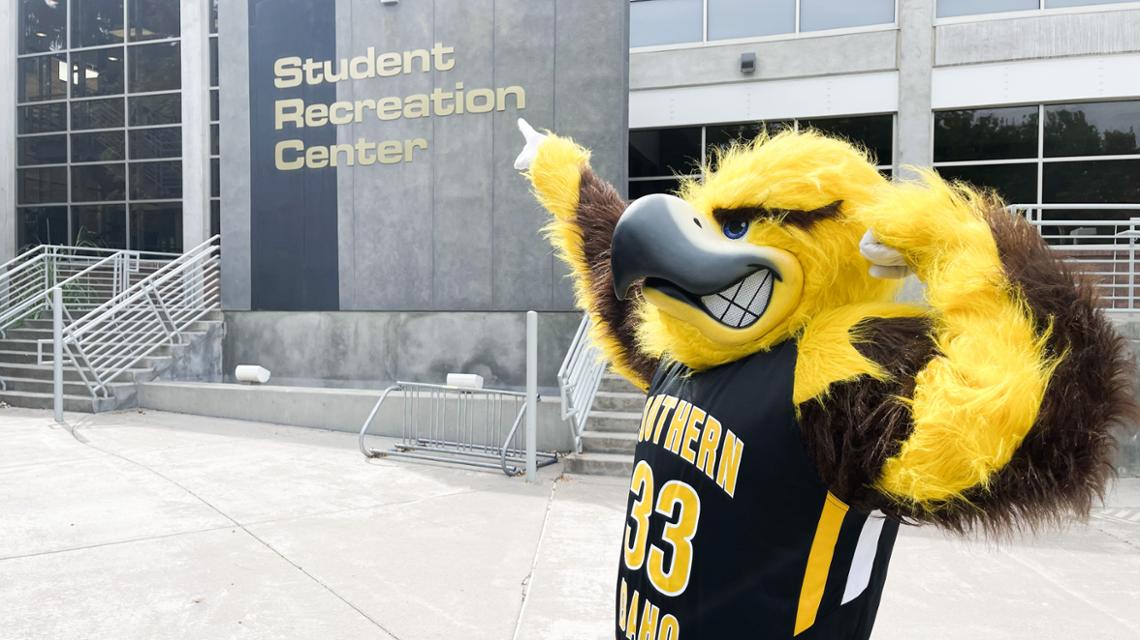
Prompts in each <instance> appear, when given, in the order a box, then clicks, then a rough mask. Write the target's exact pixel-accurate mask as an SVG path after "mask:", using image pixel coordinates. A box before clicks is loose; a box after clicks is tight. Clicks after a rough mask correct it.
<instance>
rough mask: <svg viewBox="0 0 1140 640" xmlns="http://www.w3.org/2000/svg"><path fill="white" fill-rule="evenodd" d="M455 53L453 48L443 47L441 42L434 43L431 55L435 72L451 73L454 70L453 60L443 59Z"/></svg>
mask: <svg viewBox="0 0 1140 640" xmlns="http://www.w3.org/2000/svg"><path fill="white" fill-rule="evenodd" d="M453 53H455V47H445V46H443V43H442V42H437V43H435V46H434V47H432V48H431V55H432V57H433V59H434V60H435V69H436V71H451V70H452V69H454V68H455V58H454V57H453V58H450V59H445V57H446V56H449V55H451V54H453Z"/></svg>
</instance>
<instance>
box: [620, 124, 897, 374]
mask: <svg viewBox="0 0 1140 640" xmlns="http://www.w3.org/2000/svg"><path fill="white" fill-rule="evenodd" d="M886 185H887V181H886V180H885V179H884V178H883V177H882V176H881V175H880V174H879V172H878V171H877V170H876V169H875V167H874V165H873V164H872V163H871V161H870V160H869V159H868V157H867V154H866V153H865V152H863V151H861V150H859V149H857V148H855V147H854V146H852V145H851V144H849V143H847V142H844V141H842V140H837V139H834V138H829V137H827V136H825V135H823V134H820V133H818V132H814V131H800V132H785V133H781V134H779V135H776V136H774V137H771V138H767V137H761V138H760V139H758V140H757V141H755V142H753V143H751V144H746V145H745V144H738V145H735V146H733V147H730V148H728V149H726V150H724V151H722V152H720V153H719V154H718V158H717V162H716V168H715V170H713V169H709V168H705V170H704V171H703V172H702V176H701V177H700V178H699V179H693V180H688V181H686V182H684V183H683V184H682V188H681V191H680V193H679V194H678V195H679V197H677V196H668V195H662V194H658V195H652V196H646V197H644V198H640V199H638V200H636V201H634V202H633V203H631V204H630V206H629V208H628V209H627V210H626V212H625V214H624V215H623V216H622V218H621V220H620V221H619V222H618V226H617V229H616V230H615V231H614V238H613V246H612V248H613V256H612V261H611V265H612V268H613V276H614V285H615V288H616V289H617V293H618V295H623V296H624V295H626V294H627V293H628V290H629V288H630V287H631V286H633V284H634V283H635V282H638V281H642V279H644V284H643V288H642V291H643V293H644V299H645V303H644V304H642V305H641V308H640V310H639V313H640V314H641V315H642V322H641V323H640V326H641V329H640V333H639V336H638V338H639V340H640V342H641V345H642V348H643V349H645V350H646V351H648V352H650V353H652V354H654V355H660V356H666V357H669V358H672V359H674V360H677V361H679V362H681V363H682V364H685V365H686V366H689V367H691V368H693V369H698V370H700V369H707V368H709V367H713V366H716V365H719V364H724V363H727V362H732V361H734V360H738V359H740V358H742V357H744V356H746V355H749V354H752V353H755V352H757V351H763V350H765V349H768V348H769V347H771V346H773V345H775V344H777V343H780V342H782V341H784V340H786V339H788V338H791V337H793V336H795V335H796V334H797V333H798V332H799V331H800V330H801V329H803V327H804V326H805V325H806V323H807V322H808V321H809V320H810V319H811V318H812V317H814V316H815V315H817V314H819V313H821V312H823V311H827V310H829V309H834V308H836V307H839V306H843V305H847V304H851V303H855V302H868V301H877V300H885V299H889V298H890V297H891V296H892V295H893V294H894V292H895V289H896V287H897V285H896V284H895V283H892V282H890V281H884V280H879V279H876V278H872V277H871V276H870V275H868V272H867V266H868V265H867V262H866V260H864V259H863V258H862V256H861V255H860V254H859V239H860V237H861V236H862V234H863V233H864V232H865V231H866V229H865V228H864V227H862V226H861V225H860V224H859V223H858V222H857V221H856V220H855V219H854V217H853V216H852V214H851V212H852V211H857V210H858V209H859V208H860V207H865V206H867V205H868V204H869V203H870V202H872V201H873V198H874V195H873V194H874V192H875V191H877V190H878V189H881V188H884V187H885V186H886Z"/></svg>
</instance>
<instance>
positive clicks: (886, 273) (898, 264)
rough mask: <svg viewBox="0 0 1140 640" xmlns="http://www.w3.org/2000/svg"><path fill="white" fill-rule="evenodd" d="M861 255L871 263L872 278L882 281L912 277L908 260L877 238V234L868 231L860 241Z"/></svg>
mask: <svg viewBox="0 0 1140 640" xmlns="http://www.w3.org/2000/svg"><path fill="white" fill-rule="evenodd" d="M859 253H861V254H863V257H864V258H866V259H867V260H868V261H870V263H871V268H870V273H871V276H872V277H875V278H881V279H900V278H905V277H907V276H908V275H910V267H909V266H908V265H907V263H906V258H905V257H904V256H903V254H902V253H900V252H899V251H898V250H897V249H895V248H893V247H889V246H887V245H885V244H883V243H881V242H879V239H878V238H877V237H875V232H874V231H872V230H870V229H868V230H867V233H864V234H863V238H862V239H861V240H860V241H859Z"/></svg>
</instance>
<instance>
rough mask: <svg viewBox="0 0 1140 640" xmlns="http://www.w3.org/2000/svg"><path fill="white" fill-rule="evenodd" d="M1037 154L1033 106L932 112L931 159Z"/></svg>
mask: <svg viewBox="0 0 1140 640" xmlns="http://www.w3.org/2000/svg"><path fill="white" fill-rule="evenodd" d="M1036 157H1037V107H1036V106H1030V107H1005V108H1001V109H963V110H957V111H940V112H938V113H935V114H934V161H935V162H948V161H954V160H998V159H1005V158H1036Z"/></svg>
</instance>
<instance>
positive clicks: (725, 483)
mask: <svg viewBox="0 0 1140 640" xmlns="http://www.w3.org/2000/svg"><path fill="white" fill-rule="evenodd" d="M743 456H744V441H743V440H737V439H736V434H735V433H733V432H732V430H731V429H729V430H726V432H725V434H724V444H723V445H721V448H720V469H719V470H718V471H717V472H716V484H717V486H718V487H720V488H721V489H724V491H725V493H727V494H728V495H729V497H735V496H734V495H733V494H735V493H736V474H737V472H738V471H740V459H741V458H742V457H743Z"/></svg>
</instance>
